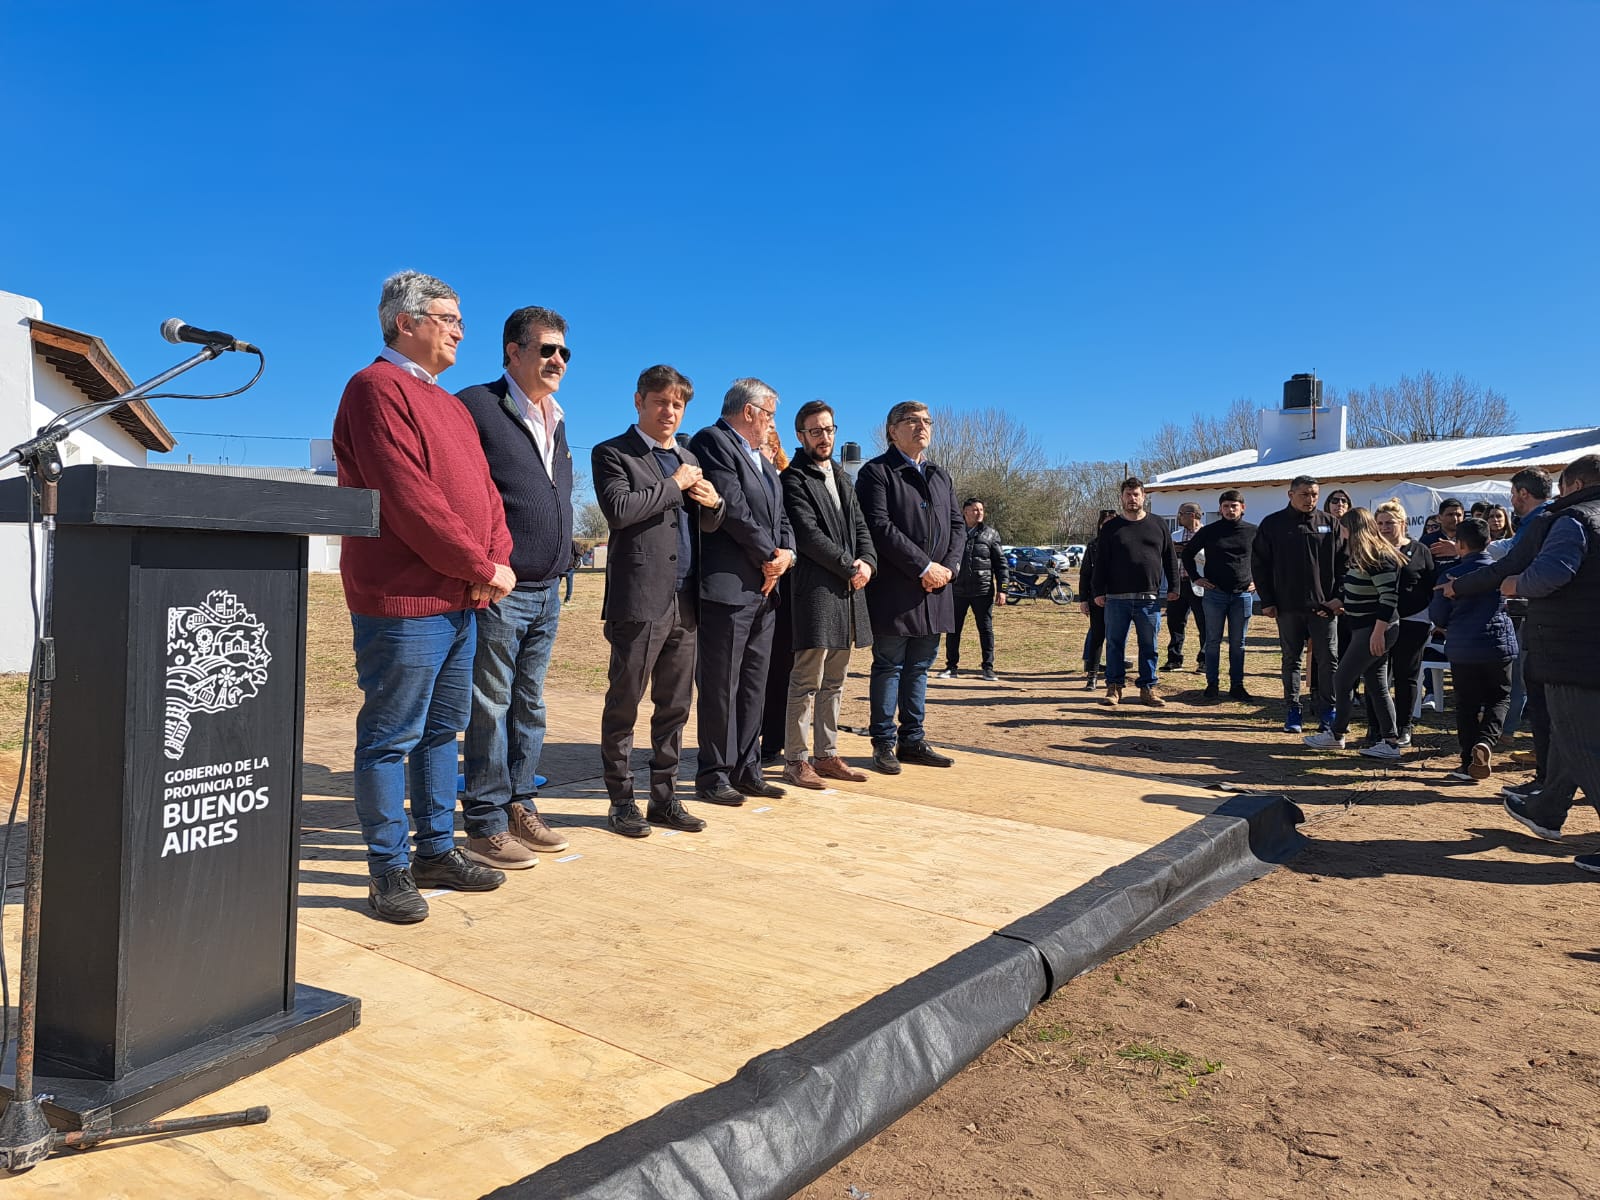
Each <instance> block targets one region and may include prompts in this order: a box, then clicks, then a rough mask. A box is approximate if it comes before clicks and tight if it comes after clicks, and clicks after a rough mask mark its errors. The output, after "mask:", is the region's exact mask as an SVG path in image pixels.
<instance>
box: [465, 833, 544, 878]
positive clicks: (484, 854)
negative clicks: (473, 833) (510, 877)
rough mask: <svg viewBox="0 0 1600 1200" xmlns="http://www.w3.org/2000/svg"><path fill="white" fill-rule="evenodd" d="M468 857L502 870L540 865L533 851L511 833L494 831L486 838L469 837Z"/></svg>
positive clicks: (517, 869) (524, 868) (522, 869)
mask: <svg viewBox="0 0 1600 1200" xmlns="http://www.w3.org/2000/svg"><path fill="white" fill-rule="evenodd" d="M467 857H468V858H470V859H471V860H472V861H473V862H475V863H482V864H483V865H484V866H486V867H498V868H500V870H502V871H526V870H527V869H528V868H529V867H536V866H538V865H539V860H538V858H536V857H535V856H534V854H533V852H532V851H530V850H529V849H528V848H527V847H526V846H524V845H523V844H522V843H521V842H519V841H518V840H517V839H516V838H514V837H512V836H511V835H510V834H509V833H505V832H501V833H492V834H490V835H489V836H488V837H486V838H475V837H469V838H468V839H467Z"/></svg>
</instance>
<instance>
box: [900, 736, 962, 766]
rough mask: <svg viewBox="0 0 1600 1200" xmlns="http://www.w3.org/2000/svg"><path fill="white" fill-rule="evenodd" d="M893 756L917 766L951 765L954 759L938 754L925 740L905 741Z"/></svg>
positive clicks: (954, 762)
mask: <svg viewBox="0 0 1600 1200" xmlns="http://www.w3.org/2000/svg"><path fill="white" fill-rule="evenodd" d="M895 757H896V758H898V759H899V760H900V761H901V762H903V763H911V764H912V765H913V766H918V767H953V766H955V765H956V760H955V759H953V758H951V757H949V756H948V755H945V754H940V753H939V752H938V751H937V750H935V749H934V748H933V747H932V746H930V745H928V743H927V742H906V743H903V744H902V745H901V746H900V747H899V748H898V749H897V750H896V751H895Z"/></svg>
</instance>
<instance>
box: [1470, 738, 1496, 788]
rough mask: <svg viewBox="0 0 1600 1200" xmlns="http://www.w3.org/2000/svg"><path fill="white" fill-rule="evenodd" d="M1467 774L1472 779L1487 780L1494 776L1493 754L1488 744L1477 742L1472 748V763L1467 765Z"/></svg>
mask: <svg viewBox="0 0 1600 1200" xmlns="http://www.w3.org/2000/svg"><path fill="white" fill-rule="evenodd" d="M1467 774H1468V775H1471V776H1472V777H1473V778H1474V779H1487V778H1489V776H1491V775H1493V774H1494V752H1493V751H1492V750H1490V749H1489V743H1488V742H1479V743H1478V744H1477V745H1476V746H1474V747H1473V748H1472V761H1471V762H1469V763H1468V764H1467Z"/></svg>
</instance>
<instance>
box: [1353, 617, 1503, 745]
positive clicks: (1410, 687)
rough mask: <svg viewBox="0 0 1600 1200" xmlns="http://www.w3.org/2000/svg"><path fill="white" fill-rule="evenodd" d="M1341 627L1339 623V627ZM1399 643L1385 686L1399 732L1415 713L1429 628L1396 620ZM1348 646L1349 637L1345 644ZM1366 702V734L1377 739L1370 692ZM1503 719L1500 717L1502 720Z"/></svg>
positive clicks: (1375, 708)
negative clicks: (1390, 692) (1388, 688)
mask: <svg viewBox="0 0 1600 1200" xmlns="http://www.w3.org/2000/svg"><path fill="white" fill-rule="evenodd" d="M1343 624H1345V622H1343V621H1341V622H1340V625H1343ZM1398 624H1399V626H1400V640H1399V641H1397V642H1396V643H1395V644H1394V649H1393V650H1392V651H1390V653H1389V684H1390V686H1391V687H1393V688H1394V719H1395V723H1396V724H1397V725H1398V726H1399V728H1400V732H1401V733H1404V732H1405V731H1406V730H1408V729H1410V728H1411V719H1412V718H1411V714H1412V713H1414V712H1416V711H1417V693H1418V692H1419V691H1420V690H1421V688H1420V684H1421V680H1420V679H1419V678H1418V676H1419V675H1421V673H1422V651H1423V649H1424V648H1425V647H1426V646H1427V644H1428V635H1429V634H1430V633H1432V632H1433V626H1432V624H1430V623H1429V622H1427V621H1400V622H1398ZM1349 644H1350V638H1349V635H1346V636H1345V645H1347V646H1348V645H1349ZM1366 700H1367V735H1368V736H1369V737H1377V736H1378V706H1377V705H1376V704H1375V703H1374V702H1373V699H1372V696H1371V694H1370V693H1368V694H1367V695H1366ZM1503 719H1504V718H1502V720H1503Z"/></svg>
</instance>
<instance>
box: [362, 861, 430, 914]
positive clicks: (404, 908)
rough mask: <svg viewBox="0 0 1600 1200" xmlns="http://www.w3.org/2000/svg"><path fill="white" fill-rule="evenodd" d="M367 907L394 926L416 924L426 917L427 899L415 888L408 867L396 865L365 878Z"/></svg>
mask: <svg viewBox="0 0 1600 1200" xmlns="http://www.w3.org/2000/svg"><path fill="white" fill-rule="evenodd" d="M367 907H369V908H371V909H372V911H373V912H375V913H377V914H378V915H379V916H380V917H382V918H383V919H384V920H385V921H393V922H394V923H395V924H396V925H415V924H416V923H417V922H418V921H424V920H427V917H428V902H427V901H426V900H424V899H423V898H422V894H421V893H420V892H418V891H417V884H416V881H415V880H414V879H412V878H411V868H410V867H396V868H395V869H394V870H392V871H390V872H388V873H387V874H385V875H381V876H379V877H377V878H375V879H370V880H368V881H367Z"/></svg>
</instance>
